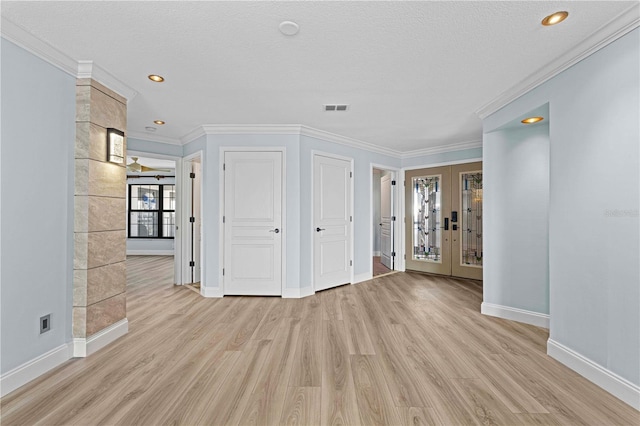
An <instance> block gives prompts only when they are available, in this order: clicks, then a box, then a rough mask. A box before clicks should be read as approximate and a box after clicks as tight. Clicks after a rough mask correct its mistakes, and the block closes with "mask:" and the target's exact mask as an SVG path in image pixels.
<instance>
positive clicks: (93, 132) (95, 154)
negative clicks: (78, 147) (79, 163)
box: [89, 123, 107, 161]
mask: <svg viewBox="0 0 640 426" xmlns="http://www.w3.org/2000/svg"><path fill="white" fill-rule="evenodd" d="M89 158H91V159H92V160H97V161H107V129H105V128H104V127H100V126H98V125H97V124H93V123H91V125H90V128H89Z"/></svg>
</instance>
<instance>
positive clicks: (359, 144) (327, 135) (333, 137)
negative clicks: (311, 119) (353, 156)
mask: <svg viewBox="0 0 640 426" xmlns="http://www.w3.org/2000/svg"><path fill="white" fill-rule="evenodd" d="M300 135H301V136H307V137H310V138H316V139H322V140H323V141H327V142H334V143H337V144H340V145H346V146H350V147H352V148H359V149H364V150H366V151H371V152H376V153H378V154H383V155H388V156H390V157H395V158H399V157H400V155H401V154H402V153H401V152H400V151H397V150H395V149H390V148H384V147H381V146H379V145H374V144H372V143H369V142H363V141H361V140H358V139H354V138H350V137H348V136H341V135H337V134H335V133H331V132H327V131H324V130H319V129H314V128H313V127H308V126H300Z"/></svg>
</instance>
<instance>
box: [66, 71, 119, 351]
mask: <svg viewBox="0 0 640 426" xmlns="http://www.w3.org/2000/svg"><path fill="white" fill-rule="evenodd" d="M110 127H113V128H116V129H118V130H121V131H125V130H126V127H127V104H126V99H125V98H123V97H122V96H120V95H118V94H117V93H115V92H113V91H112V90H109V89H108V88H106V87H105V86H103V85H102V84H100V83H98V82H96V81H95V80H93V79H89V78H87V79H78V80H77V83H76V143H75V197H74V200H75V201H74V204H75V206H74V207H75V208H74V244H75V253H74V261H73V268H74V271H73V337H74V356H87V355H89V354H91V353H92V352H95V351H96V350H97V349H99V348H101V347H102V346H104V345H106V344H108V343H110V342H111V341H113V340H115V339H117V338H118V337H120V336H122V335H123V334H125V333H126V332H127V331H128V323H127V319H126V316H127V312H126V292H125V291H126V281H127V277H126V270H125V260H126V229H125V226H126V225H125V224H126V220H125V217H126V216H125V215H126V201H125V197H126V174H127V173H126V165H117V164H113V163H109V162H107V161H106V160H107V128H110Z"/></svg>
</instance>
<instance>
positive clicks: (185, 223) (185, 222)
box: [179, 150, 206, 296]
mask: <svg viewBox="0 0 640 426" xmlns="http://www.w3.org/2000/svg"><path fill="white" fill-rule="evenodd" d="M196 158H199V159H200V212H199V213H200V225H201V226H200V294H201V295H203V296H204V290H203V289H204V288H205V287H206V284H205V283H206V279H205V278H206V274H205V263H204V258H205V256H204V244H203V242H204V238H203V236H204V220H203V219H204V185H205V182H204V152H203V151H202V150H198V151H196V152H194V153H193V154H189V155H187V156H186V157H184V158H183V159H182V175H181V177H182V185H181V187H180V189H181V191H182V193H183V197H182V207H181V210H182V211H183V212H185V214H183V215H182V216H181V220H180V222H179V223H180V229H181V230H182V229H188V228H189V226H190V223H189V216H188V215H187V213H186V212H188V211H189V210H190V208H191V185H190V182H189V179H190V177H189V173H190V170H189V169H188V168H187V165H188V164H189V163H191V162H192V161H193V160H194V159H196ZM181 235H182V238H181V247H182V248H183V249H184V250H181V258H182V259H184V262H181V265H182V266H181V267H182V279H181V281H180V283H179V284H180V285H182V284H184V283H185V282H186V281H187V280H186V279H185V278H184V277H187V276H188V274H189V268H190V266H189V263H188V262H189V260H188V258H189V255H188V253H187V250H188V249H189V233H188V232H184V233H183V232H181Z"/></svg>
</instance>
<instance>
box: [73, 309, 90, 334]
mask: <svg viewBox="0 0 640 426" xmlns="http://www.w3.org/2000/svg"><path fill="white" fill-rule="evenodd" d="M73 337H87V308H85V307H80V306H74V307H73Z"/></svg>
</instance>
